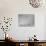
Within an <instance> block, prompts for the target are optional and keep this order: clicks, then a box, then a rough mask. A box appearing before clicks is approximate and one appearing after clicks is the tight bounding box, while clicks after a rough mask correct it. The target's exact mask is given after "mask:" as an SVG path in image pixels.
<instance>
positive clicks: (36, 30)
mask: <svg viewBox="0 0 46 46" xmlns="http://www.w3.org/2000/svg"><path fill="white" fill-rule="evenodd" d="M18 14H34V15H35V26H34V27H19V26H18ZM44 15H46V8H44V7H40V8H33V7H31V6H30V4H29V1H28V0H0V16H2V17H3V16H6V17H7V16H8V17H13V22H12V27H11V30H10V31H9V33H10V34H11V35H13V37H16V39H17V40H27V39H28V38H29V37H32V36H33V35H34V34H36V35H37V38H38V39H39V40H44V39H45V37H44V35H45V34H46V33H45V32H44V30H45V28H44V27H45V21H46V20H45V16H44ZM44 20H45V21H44ZM44 33H45V34H44ZM1 38H2V37H1ZM1 38H0V39H1Z"/></svg>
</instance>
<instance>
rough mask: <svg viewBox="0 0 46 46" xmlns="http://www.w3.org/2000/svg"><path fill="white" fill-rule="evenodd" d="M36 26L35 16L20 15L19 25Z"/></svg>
mask: <svg viewBox="0 0 46 46" xmlns="http://www.w3.org/2000/svg"><path fill="white" fill-rule="evenodd" d="M34 24H35V16H34V15H33V14H19V15H18V25H19V26H21V27H32V26H34Z"/></svg>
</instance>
